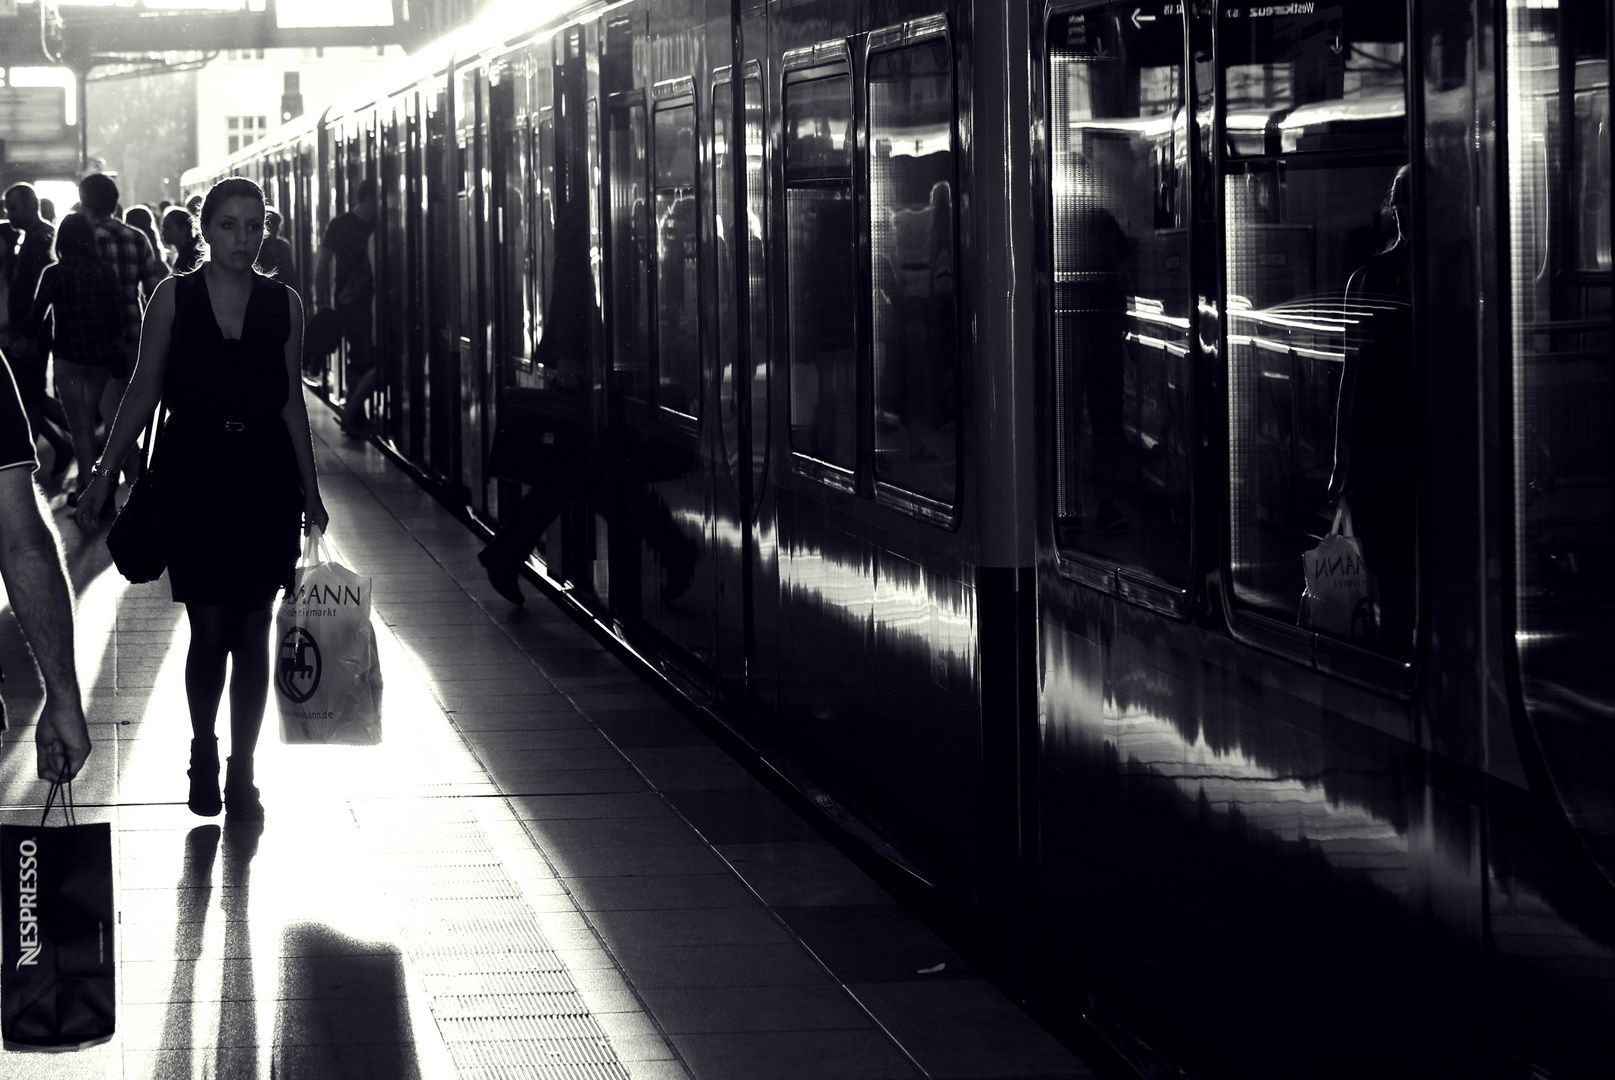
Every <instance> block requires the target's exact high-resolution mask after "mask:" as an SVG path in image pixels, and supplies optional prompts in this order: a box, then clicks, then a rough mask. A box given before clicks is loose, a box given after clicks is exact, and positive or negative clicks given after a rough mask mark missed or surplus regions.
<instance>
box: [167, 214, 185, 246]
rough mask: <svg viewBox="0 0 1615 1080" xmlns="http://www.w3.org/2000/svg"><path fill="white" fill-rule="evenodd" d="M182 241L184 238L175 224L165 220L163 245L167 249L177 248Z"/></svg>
mask: <svg viewBox="0 0 1615 1080" xmlns="http://www.w3.org/2000/svg"><path fill="white" fill-rule="evenodd" d="M183 239H185V238H184V237H183V236H181V235H180V231H179V228H178V225H177V223H176V222H172V221H167V220H165V221H164V222H163V243H165V244H167V245H168V246H169V247H179V244H180V241H181V240H183Z"/></svg>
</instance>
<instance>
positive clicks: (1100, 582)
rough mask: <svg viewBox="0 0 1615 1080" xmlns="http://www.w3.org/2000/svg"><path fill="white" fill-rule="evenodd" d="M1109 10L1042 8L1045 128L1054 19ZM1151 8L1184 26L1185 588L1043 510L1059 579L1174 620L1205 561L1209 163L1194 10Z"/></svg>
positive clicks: (1068, 1)
mask: <svg viewBox="0 0 1615 1080" xmlns="http://www.w3.org/2000/svg"><path fill="white" fill-rule="evenodd" d="M1114 6H1117V5H1116V3H1115V0H1063V2H1059V0H1057V2H1053V3H1050V4H1048V5H1047V6H1046V7H1045V9H1044V12H1043V23H1042V31H1041V35H1040V37H1039V41H1040V48H1041V49H1042V52H1041V54H1040V55H1039V57H1038V58H1039V60H1040V63H1041V72H1040V77H1041V78H1042V80H1043V94H1042V107H1043V116H1042V120H1043V121H1044V123H1045V126H1046V127H1047V125H1051V124H1052V123H1053V105H1054V99H1053V94H1052V92H1051V86H1050V80H1052V78H1053V69H1052V54H1051V50H1050V49H1049V44H1048V43H1049V40H1050V36H1051V34H1052V32H1053V27H1054V24H1055V21H1056V20H1058V19H1061V18H1063V17H1066V16H1070V15H1076V14H1081V13H1083V12H1086V11H1097V10H1102V9H1105V8H1109V7H1114ZM1157 6H1159V7H1160V8H1161V9H1162V11H1161V13H1160V14H1159V15H1157V16H1156V17H1157V18H1163V17H1165V18H1172V17H1175V18H1178V19H1180V20H1181V24H1182V29H1183V52H1182V58H1181V65H1182V66H1181V67H1180V68H1179V72H1180V74H1179V82H1180V86H1181V88H1182V89H1181V101H1182V104H1181V110H1182V112H1183V126H1184V129H1185V136H1184V137H1185V139H1186V151H1185V164H1184V168H1183V175H1182V184H1181V187H1182V190H1184V191H1185V192H1186V193H1189V194H1188V195H1187V196H1186V198H1185V203H1186V209H1185V225H1184V229H1185V232H1186V234H1187V240H1186V242H1187V254H1186V256H1185V258H1186V261H1187V262H1188V270H1187V274H1186V278H1185V280H1186V288H1187V295H1188V298H1189V306H1188V312H1187V328H1186V342H1187V350H1186V357H1185V360H1186V362H1187V368H1188V372H1187V387H1186V392H1185V414H1186V418H1185V420H1184V422H1183V428H1184V430H1183V431H1182V432H1180V434H1181V436H1182V438H1183V439H1184V440H1185V442H1186V444H1187V445H1186V448H1185V450H1184V453H1183V455H1182V457H1183V460H1182V467H1183V469H1184V470H1185V471H1186V473H1187V477H1188V480H1187V484H1188V492H1187V502H1188V506H1189V512H1188V514H1187V520H1188V535H1187V545H1188V557H1187V560H1186V563H1185V566H1184V581H1185V584H1184V585H1182V586H1180V585H1177V584H1174V583H1172V582H1170V581H1167V580H1164V579H1162V578H1160V577H1159V576H1157V575H1155V574H1153V573H1151V572H1150V571H1149V570H1148V569H1146V568H1144V567H1142V566H1138V565H1134V564H1128V563H1120V562H1117V561H1116V560H1114V559H1110V558H1104V557H1101V556H1099V555H1098V554H1096V553H1094V552H1091V551H1085V550H1082V549H1081V548H1078V547H1075V546H1072V545H1069V544H1067V543H1065V542H1063V541H1062V540H1061V529H1060V526H1059V507H1058V504H1057V502H1055V501H1054V500H1053V499H1051V503H1050V506H1049V510H1048V512H1047V513H1048V518H1047V522H1046V524H1047V526H1048V528H1049V530H1050V534H1051V536H1052V537H1053V540H1054V542H1053V545H1052V546H1053V563H1054V568H1055V570H1056V572H1057V573H1058V574H1059V575H1060V576H1061V577H1062V578H1064V579H1066V580H1068V581H1070V582H1073V583H1075V584H1077V585H1080V586H1083V587H1086V588H1089V589H1093V590H1095V591H1097V592H1101V593H1104V594H1106V595H1109V596H1114V597H1116V598H1118V599H1121V600H1125V601H1127V602H1128V603H1131V604H1134V605H1137V606H1138V607H1142V608H1145V609H1148V610H1151V611H1155V612H1157V613H1160V614H1163V615H1167V616H1169V617H1171V618H1174V619H1178V620H1186V619H1188V618H1189V617H1190V615H1191V614H1192V611H1193V599H1194V595H1195V592H1196V590H1197V588H1199V587H1200V583H1201V581H1202V578H1203V576H1204V567H1203V565H1202V564H1203V560H1202V558H1201V556H1200V545H1201V542H1202V537H1201V530H1202V529H1203V527H1204V525H1205V523H1204V522H1203V520H1202V514H1201V512H1200V511H1199V510H1198V507H1199V501H1200V494H1201V490H1200V489H1201V483H1200V474H1201V471H1202V469H1203V468H1204V466H1205V460H1204V459H1205V456H1206V455H1205V453H1204V451H1203V450H1202V449H1201V447H1202V444H1203V441H1204V439H1203V432H1202V428H1203V424H1202V422H1201V414H1202V412H1203V408H1204V406H1203V383H1204V378H1203V376H1202V373H1201V372H1202V367H1203V364H1202V359H1203V356H1204V346H1203V344H1199V342H1200V341H1201V337H1202V335H1203V333H1204V325H1205V323H1204V318H1203V313H1202V312H1201V311H1200V310H1199V303H1198V299H1199V298H1200V297H1201V296H1202V295H1203V293H1204V291H1205V282H1204V281H1203V280H1202V279H1203V276H1204V275H1203V274H1202V273H1201V271H1200V263H1201V261H1202V259H1203V257H1204V251H1203V248H1204V246H1205V240H1204V238H1203V235H1202V233H1203V224H1204V217H1205V214H1204V211H1203V209H1202V207H1201V202H1200V199H1199V198H1198V197H1195V195H1194V194H1193V193H1196V192H1198V191H1199V190H1200V185H1201V183H1202V182H1203V181H1202V176H1201V173H1202V171H1203V170H1204V169H1205V167H1206V164H1207V163H1206V160H1205V155H1204V153H1203V147H1202V146H1201V145H1200V140H1201V139H1202V137H1203V133H1202V131H1201V129H1200V126H1199V124H1198V123H1197V115H1198V108H1197V106H1196V104H1195V102H1196V89H1197V78H1196V70H1195V63H1194V56H1193V38H1194V35H1193V28H1192V26H1191V25H1190V21H1191V19H1192V18H1193V17H1194V12H1193V11H1192V5H1189V4H1179V3H1161V4H1159V5H1157ZM1045 153H1046V154H1047V155H1049V161H1048V162H1046V164H1045V168H1044V181H1043V184H1044V191H1043V192H1042V193H1041V197H1042V207H1041V209H1042V213H1043V215H1044V232H1045V240H1044V244H1043V248H1042V258H1043V259H1044V260H1045V266H1047V267H1048V273H1049V284H1048V286H1047V288H1048V290H1049V291H1048V292H1047V294H1046V295H1045V296H1044V298H1043V301H1042V314H1041V317H1042V318H1043V319H1044V328H1045V335H1046V342H1047V344H1046V345H1045V350H1046V355H1047V357H1048V359H1049V363H1050V370H1049V371H1048V372H1047V384H1048V385H1049V386H1050V387H1051V388H1052V386H1053V383H1054V379H1055V372H1054V370H1053V369H1054V367H1055V366H1056V365H1057V363H1058V358H1057V357H1056V355H1055V327H1054V317H1055V308H1056V300H1055V296H1054V292H1053V288H1054V281H1053V272H1054V266H1055V255H1054V241H1055V231H1056V230H1055V215H1054V206H1055V203H1054V200H1055V190H1054V175H1053V169H1052V153H1053V147H1052V143H1050V144H1049V145H1048V148H1047V149H1046V150H1045ZM1217 167H1218V163H1213V164H1212V168H1213V169H1216V168H1217ZM1057 423H1058V420H1057V418H1056V417H1054V416H1052V415H1051V416H1050V418H1049V434H1050V438H1051V442H1052V441H1054V439H1055V437H1056V436H1055V425H1056V424H1057ZM1054 453H1055V454H1057V453H1058V450H1055V451H1054ZM1046 460H1047V461H1048V464H1049V467H1050V468H1051V470H1054V472H1051V483H1053V482H1054V481H1053V476H1054V474H1055V473H1057V471H1058V469H1059V468H1060V466H1059V464H1058V462H1057V461H1054V460H1052V455H1051V459H1046Z"/></svg>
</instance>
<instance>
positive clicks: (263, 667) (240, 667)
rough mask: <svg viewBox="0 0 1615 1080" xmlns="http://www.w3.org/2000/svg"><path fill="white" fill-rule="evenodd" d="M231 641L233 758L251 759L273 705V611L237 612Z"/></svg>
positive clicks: (231, 739)
mask: <svg viewBox="0 0 1615 1080" xmlns="http://www.w3.org/2000/svg"><path fill="white" fill-rule="evenodd" d="M232 614H234V615H235V625H234V626H233V627H232V631H233V636H232V640H231V643H230V659H231V666H230V758H231V760H232V761H235V760H244V761H249V762H250V761H251V760H252V755H253V753H254V752H255V751H256V750H257V749H258V732H259V731H260V729H262V728H263V724H264V709H265V707H266V706H267V705H268V704H269V624H270V620H271V614H270V610H269V609H268V608H264V609H263V610H262V611H244V612H233V613H232Z"/></svg>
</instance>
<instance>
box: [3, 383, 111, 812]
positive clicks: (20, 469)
mask: <svg viewBox="0 0 1615 1080" xmlns="http://www.w3.org/2000/svg"><path fill="white" fill-rule="evenodd" d="M0 372H3V374H0V578H3V579H4V580H5V585H6V598H7V600H8V601H9V602H10V604H11V610H12V611H13V612H15V613H16V616H17V623H18V625H20V626H21V627H22V633H23V636H24V637H25V638H27V639H28V646H29V648H30V649H32V650H33V654H34V660H35V662H37V663H38V664H39V673H40V675H41V676H42V677H43V679H44V683H45V709H44V711H43V712H42V713H40V714H39V723H38V725H37V726H36V727H35V729H34V749H35V753H36V756H37V764H38V771H39V778H40V779H41V780H63V781H65V780H71V779H73V778H74V777H75V776H77V775H78V774H79V770H80V769H82V768H83V767H84V762H85V761H86V760H87V759H88V758H89V756H90V749H91V747H90V729H89V726H88V725H87V724H85V722H84V702H83V699H82V698H81V697H80V696H79V679H78V671H77V669H76V667H75V664H74V660H73V585H72V583H71V582H70V581H69V580H68V577H67V566H66V564H65V562H64V561H63V559H62V538H61V537H60V536H58V535H57V533H56V527H55V526H54V525H52V524H51V519H50V514H49V513H47V512H46V510H45V506H44V501H43V500H42V499H41V498H40V491H39V487H38V485H37V484H35V483H34V472H35V470H37V469H38V468H39V462H38V460H37V459H36V458H35V457H34V437H33V433H32V432H30V431H29V430H28V418H27V416H26V415H25V414H24V413H23V408H22V398H21V397H20V396H19V395H18V393H17V384H16V382H15V381H13V379H12V377H11V368H10V365H9V364H7V363H6V360H5V355H4V354H3V353H0ZM4 716H5V710H4V708H3V707H0V730H4V728H3V722H4Z"/></svg>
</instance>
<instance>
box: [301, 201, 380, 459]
mask: <svg viewBox="0 0 1615 1080" xmlns="http://www.w3.org/2000/svg"><path fill="white" fill-rule="evenodd" d="M375 228H376V182H375V181H374V180H364V181H362V182H361V183H360V184H359V186H358V187H357V188H355V189H354V192H353V208H352V209H350V210H349V211H348V212H347V213H345V214H338V215H337V216H336V217H334V218H332V219H331V223H330V224H329V225H327V226H326V227H325V239H324V240H323V241H322V242H321V244H320V257H319V262H318V263H316V264H315V268H314V297H315V304H316V306H318V307H322V308H328V307H332V306H333V305H332V302H331V301H332V297H333V293H334V296H335V301H336V303H335V308H336V312H337V315H338V316H340V318H341V321H342V336H343V337H344V338H346V339H347V342H348V398H347V401H345V402H344V403H343V406H342V433H343V434H344V435H349V436H359V435H362V434H364V428H363V425H364V413H365V402H366V401H368V400H369V398H370V395H371V394H372V393H373V392H374V391H375V389H376V370H375V367H374V364H373V361H374V357H373V356H372V350H371V348H370V323H371V310H370V309H371V304H372V303H373V302H374V300H375V295H376V277H375V273H374V272H373V271H372V270H371V268H370V234H371V233H373V232H374V231H375ZM333 262H334V263H335V264H336V265H335V268H334V270H333V268H332V265H331V264H332V263H333ZM333 278H334V281H333Z"/></svg>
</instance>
